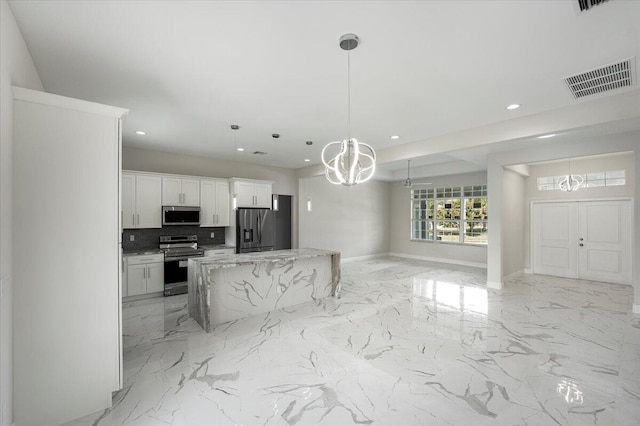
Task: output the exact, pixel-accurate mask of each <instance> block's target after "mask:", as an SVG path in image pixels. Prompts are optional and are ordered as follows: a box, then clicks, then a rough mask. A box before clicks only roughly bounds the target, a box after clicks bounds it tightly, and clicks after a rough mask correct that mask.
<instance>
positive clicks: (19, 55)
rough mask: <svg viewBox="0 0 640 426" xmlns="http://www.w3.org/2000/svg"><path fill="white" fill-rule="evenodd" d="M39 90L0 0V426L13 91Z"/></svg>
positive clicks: (8, 333) (7, 325) (8, 296)
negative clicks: (23, 89) (14, 87)
mask: <svg viewBox="0 0 640 426" xmlns="http://www.w3.org/2000/svg"><path fill="white" fill-rule="evenodd" d="M11 86H20V87H26V88H29V89H35V90H43V87H42V82H41V81H40V77H39V76H38V71H37V70H36V67H35V65H34V63H33V60H32V58H31V54H30V53H29V50H28V49H27V46H26V44H25V42H24V39H23V38H22V34H21V33H20V30H19V28H18V25H17V24H16V21H15V19H14V17H13V14H12V13H11V9H10V7H9V4H8V3H7V2H6V0H1V1H0V129H1V132H0V425H2V426H8V425H11V423H12V422H13V280H12V269H13V268H12V264H13V256H12V253H13V236H12V233H13V212H12V208H13V201H12V200H13V94H12V90H11Z"/></svg>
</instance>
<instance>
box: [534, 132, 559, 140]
mask: <svg viewBox="0 0 640 426" xmlns="http://www.w3.org/2000/svg"><path fill="white" fill-rule="evenodd" d="M555 135H556V134H555V133H551V134H549V135H542V136H538V139H547V138H552V137H554V136H555Z"/></svg>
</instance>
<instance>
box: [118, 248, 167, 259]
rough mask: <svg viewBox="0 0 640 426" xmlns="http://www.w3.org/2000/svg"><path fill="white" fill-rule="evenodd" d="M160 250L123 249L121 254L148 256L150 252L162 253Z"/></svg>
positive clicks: (125, 255)
mask: <svg viewBox="0 0 640 426" xmlns="http://www.w3.org/2000/svg"><path fill="white" fill-rule="evenodd" d="M162 253H163V252H162V250H160V249H146V250H131V251H123V252H122V256H124V257H128V256H148V255H150V254H162Z"/></svg>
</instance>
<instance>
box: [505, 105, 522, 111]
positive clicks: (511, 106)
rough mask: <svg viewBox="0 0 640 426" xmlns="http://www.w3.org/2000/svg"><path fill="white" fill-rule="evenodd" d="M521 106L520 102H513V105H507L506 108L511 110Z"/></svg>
mask: <svg viewBox="0 0 640 426" xmlns="http://www.w3.org/2000/svg"><path fill="white" fill-rule="evenodd" d="M518 108H520V105H519V104H511V105H507V106H506V109H508V110H509V111H511V110H514V109H518Z"/></svg>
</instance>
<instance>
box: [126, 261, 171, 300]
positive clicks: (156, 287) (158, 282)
mask: <svg viewBox="0 0 640 426" xmlns="http://www.w3.org/2000/svg"><path fill="white" fill-rule="evenodd" d="M163 290H164V255H162V254H153V255H141V256H128V257H127V296H138V295H141V294H147V293H156V292H160V291H163Z"/></svg>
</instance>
